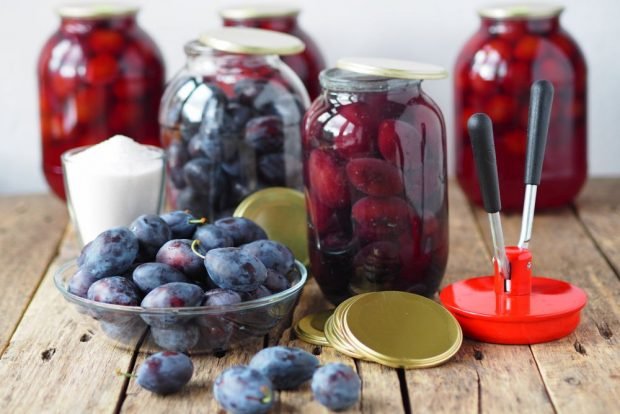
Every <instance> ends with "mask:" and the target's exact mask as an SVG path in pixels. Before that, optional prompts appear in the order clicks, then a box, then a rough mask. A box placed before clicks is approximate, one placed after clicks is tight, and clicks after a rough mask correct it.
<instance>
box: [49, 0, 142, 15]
mask: <svg viewBox="0 0 620 414" xmlns="http://www.w3.org/2000/svg"><path fill="white" fill-rule="evenodd" d="M139 10H140V7H139V6H136V5H135V4H127V3H115V2H107V3H69V4H63V5H61V6H58V7H57V8H56V12H57V13H58V14H59V15H60V17H66V18H74V19H105V18H110V17H122V16H132V15H134V14H136V13H138V11H139Z"/></svg>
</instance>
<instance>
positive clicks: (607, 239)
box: [576, 178, 620, 277]
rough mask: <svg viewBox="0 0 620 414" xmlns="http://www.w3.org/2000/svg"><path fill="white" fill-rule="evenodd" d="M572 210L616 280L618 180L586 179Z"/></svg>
mask: <svg viewBox="0 0 620 414" xmlns="http://www.w3.org/2000/svg"><path fill="white" fill-rule="evenodd" d="M576 208H577V215H578V216H579V218H580V219H581V222H582V223H583V224H584V225H585V226H586V228H587V231H588V232H589V233H590V235H591V236H592V238H593V239H594V241H595V242H596V246H597V248H598V249H600V250H601V252H602V253H603V254H604V255H605V257H606V258H607V260H609V262H610V263H611V265H612V266H613V267H614V270H615V272H616V275H617V276H619V277H620V179H618V178H614V179H611V178H608V179H600V178H599V179H595V180H590V181H589V182H588V184H587V185H586V188H585V189H584V191H583V193H582V194H581V196H580V197H579V198H578V199H577V203H576Z"/></svg>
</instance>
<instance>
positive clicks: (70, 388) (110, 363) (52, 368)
mask: <svg viewBox="0 0 620 414" xmlns="http://www.w3.org/2000/svg"><path fill="white" fill-rule="evenodd" d="M77 253H78V248H77V246H76V243H75V238H74V237H73V234H68V236H67V237H65V239H64V241H63V244H62V246H61V251H60V255H59V257H58V258H57V259H56V260H54V262H53V264H52V265H51V266H50V268H49V270H48V271H47V274H46V276H45V278H44V279H43V282H42V283H41V286H40V287H39V289H38V290H37V292H36V294H35V295H34V297H33V299H32V301H31V303H30V305H29V306H28V309H27V310H26V312H25V314H24V316H23V319H22V321H21V322H20V324H19V326H18V328H17V329H16V331H15V333H14V335H13V337H12V338H11V342H10V343H9V345H8V347H7V349H6V351H5V353H4V355H2V358H1V359H0V378H2V381H1V382H0V383H1V384H2V385H1V386H0V411H1V412H3V413H26V412H28V413H30V412H32V413H39V412H41V413H43V412H44V413H63V414H64V413H85V412H87V413H111V412H113V411H114V408H115V406H116V403H117V400H118V396H119V395H120V394H121V390H122V389H123V388H124V379H123V378H122V377H119V376H117V375H115V370H116V369H121V370H127V369H128V367H129V366H130V361H131V357H132V353H131V352H127V351H125V350H122V349H119V348H116V347H114V346H111V345H110V344H109V343H108V342H106V340H105V339H104V335H103V334H100V333H98V332H94V331H91V332H89V330H88V329H87V328H85V327H84V325H82V324H81V323H77V322H76V321H77V320H81V319H79V318H85V316H83V315H78V314H77V313H76V312H74V311H73V309H72V308H71V306H70V305H69V304H68V303H67V302H65V300H64V299H63V298H62V297H61V295H60V293H59V292H58V291H57V290H56V287H55V286H54V284H53V281H52V276H53V274H54V272H55V271H56V269H57V268H58V265H59V264H60V263H64V262H66V261H67V260H69V259H70V258H74V257H75V256H76V255H77ZM32 256H34V255H32Z"/></svg>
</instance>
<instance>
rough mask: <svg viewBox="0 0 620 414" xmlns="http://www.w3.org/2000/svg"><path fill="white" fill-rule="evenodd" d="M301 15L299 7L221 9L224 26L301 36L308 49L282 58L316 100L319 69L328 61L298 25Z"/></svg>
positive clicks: (254, 6)
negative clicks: (252, 28) (253, 28)
mask: <svg viewBox="0 0 620 414" xmlns="http://www.w3.org/2000/svg"><path fill="white" fill-rule="evenodd" d="M298 15H299V9H298V8H295V7H287V6H284V5H267V4H263V5H253V6H251V7H249V6H248V7H233V8H227V9H223V10H221V11H220V16H221V17H222V20H223V22H224V26H244V27H255V28H259V29H267V30H275V31H277V32H282V33H288V34H291V35H293V36H295V37H297V38H299V39H301V41H302V42H304V44H305V45H306V49H305V50H304V51H303V52H301V53H298V54H294V55H289V56H283V57H282V60H283V61H284V63H286V64H287V65H289V66H290V67H291V68H292V69H293V70H294V71H295V73H297V76H299V78H300V79H301V80H302V82H303V83H304V85H305V86H306V89H307V90H308V94H309V95H310V99H315V98H316V97H317V96H318V95H319V93H321V85H320V84H319V72H321V71H322V70H323V69H325V60H324V59H323V56H322V54H321V51H320V50H319V48H318V46H317V45H316V43H315V42H314V41H313V40H312V38H311V37H310V36H308V34H307V33H306V32H304V31H303V30H302V29H301V27H299V25H298V24H297V16H298Z"/></svg>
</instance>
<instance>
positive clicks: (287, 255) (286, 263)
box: [241, 240, 295, 274]
mask: <svg viewBox="0 0 620 414" xmlns="http://www.w3.org/2000/svg"><path fill="white" fill-rule="evenodd" d="M241 248H242V249H243V251H244V252H247V253H249V254H251V255H252V256H255V257H256V258H258V260H260V261H261V262H262V263H263V264H264V265H265V267H266V268H267V269H272V270H275V271H276V272H279V273H282V274H287V273H288V272H289V271H290V270H291V268H292V267H293V265H294V264H295V256H293V253H292V252H291V250H290V249H289V248H288V247H286V246H285V245H283V244H282V243H278V242H277V241H274V240H257V241H254V242H251V243H248V244H245V245H243V246H242V247H241Z"/></svg>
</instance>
